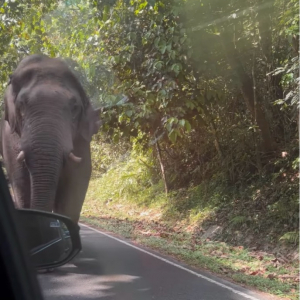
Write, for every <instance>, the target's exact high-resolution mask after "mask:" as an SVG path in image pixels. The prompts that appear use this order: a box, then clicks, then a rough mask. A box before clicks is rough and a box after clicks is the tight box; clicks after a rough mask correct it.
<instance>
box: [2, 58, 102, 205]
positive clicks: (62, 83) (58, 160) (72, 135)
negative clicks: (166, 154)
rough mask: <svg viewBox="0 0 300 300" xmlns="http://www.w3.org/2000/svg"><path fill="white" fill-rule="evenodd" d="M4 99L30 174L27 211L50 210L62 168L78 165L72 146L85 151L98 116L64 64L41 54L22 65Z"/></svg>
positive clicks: (97, 127) (6, 110) (7, 115)
mask: <svg viewBox="0 0 300 300" xmlns="http://www.w3.org/2000/svg"><path fill="white" fill-rule="evenodd" d="M4 100H5V101H4V104H5V116H4V117H5V120H6V121H7V122H8V123H9V125H10V129H11V133H12V134H13V133H15V134H17V135H18V136H19V145H18V149H19V153H18V156H17V160H18V161H19V162H22V163H24V164H25V165H26V167H27V169H28V171H29V174H30V184H31V192H30V194H31V196H30V197H31V200H30V203H31V205H30V206H31V208H35V209H41V210H47V211H51V210H52V208H53V204H54V199H55V193H56V188H57V184H58V180H59V177H60V174H61V170H62V168H63V167H64V165H65V164H70V163H73V164H80V163H82V161H81V160H82V158H81V157H79V156H78V155H76V149H74V141H79V142H80V143H86V144H88V146H89V143H90V141H91V138H92V135H93V134H95V133H96V132H97V131H98V129H99V126H100V121H99V111H98V110H94V109H93V108H92V106H91V103H90V100H89V99H88V97H87V95H86V93H85V91H84V89H83V87H82V86H81V84H80V82H79V81H78V79H77V77H76V76H75V75H74V73H73V72H72V71H71V70H70V69H69V68H68V66H67V65H66V63H65V62H64V61H62V60H60V59H58V58H49V57H47V56H43V55H31V56H29V57H27V58H25V59H23V60H22V61H21V63H20V64H19V65H18V67H17V68H16V70H15V72H14V73H13V75H12V76H11V79H10V83H9V85H8V88H7V91H6V94H5V97H4Z"/></svg>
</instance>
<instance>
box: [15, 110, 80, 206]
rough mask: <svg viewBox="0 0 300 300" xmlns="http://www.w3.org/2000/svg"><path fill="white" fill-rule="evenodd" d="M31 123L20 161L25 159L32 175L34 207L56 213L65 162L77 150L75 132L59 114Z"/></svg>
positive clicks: (23, 138)
mask: <svg viewBox="0 0 300 300" xmlns="http://www.w3.org/2000/svg"><path fill="white" fill-rule="evenodd" d="M28 120H30V122H29V121H27V122H25V124H24V130H23V134H22V138H21V151H20V153H19V156H18V159H19V160H25V163H26V166H27V168H28V170H29V173H30V181H31V199H30V208H32V209H39V210H44V211H52V210H53V207H54V201H55V196H56V191H57V186H58V180H59V178H60V175H61V170H62V167H63V164H64V160H65V159H66V158H67V157H68V156H69V155H70V153H72V152H71V151H72V149H73V143H72V134H71V129H70V128H69V126H68V125H67V124H66V122H65V121H64V120H63V118H62V117H60V116H59V113H57V114H56V115H55V117H53V115H52V117H51V118H50V117H45V116H43V117H40V115H39V117H38V118H34V117H32V118H28ZM74 156H75V155H74ZM76 158H77V157H76V156H75V159H76ZM77 159H79V158H77Z"/></svg>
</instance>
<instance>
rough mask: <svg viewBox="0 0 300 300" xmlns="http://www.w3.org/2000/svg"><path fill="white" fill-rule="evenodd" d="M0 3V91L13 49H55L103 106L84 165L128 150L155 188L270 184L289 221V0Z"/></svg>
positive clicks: (294, 157) (294, 39)
mask: <svg viewBox="0 0 300 300" xmlns="http://www.w3.org/2000/svg"><path fill="white" fill-rule="evenodd" d="M3 3H4V4H3V5H2V7H0V14H1V15H0V16H1V18H0V27H1V31H0V40H1V42H0V62H1V75H0V80H1V84H0V92H1V93H2V92H3V90H4V88H5V85H6V82H7V79H8V75H9V74H10V73H11V72H12V70H13V69H14V67H15V66H16V63H17V62H18V61H19V60H20V58H21V57H23V56H24V55H27V54H29V53H38V52H40V53H46V54H48V55H50V56H62V57H65V58H67V59H68V61H69V63H70V65H71V66H72V67H73V68H74V70H75V71H76V72H77V73H78V75H79V77H80V78H81V81H82V82H83V84H84V85H85V88H86V90H87V91H88V93H89V95H90V97H91V98H92V100H93V103H94V104H95V105H97V106H99V105H101V106H103V113H102V118H103V120H104V125H103V127H102V130H101V132H100V133H99V134H98V136H97V137H96V138H95V141H94V144H93V148H92V149H93V157H94V167H95V172H97V171H98V172H99V173H100V174H102V173H104V172H106V171H107V169H108V168H109V166H110V165H111V163H112V162H113V161H114V160H116V159H117V158H118V159H119V158H120V157H123V156H124V155H125V153H127V152H128V151H129V152H130V151H131V149H132V148H134V151H140V152H144V153H146V154H147V155H148V157H149V158H151V160H152V162H153V164H151V166H149V168H151V169H152V172H151V174H152V176H153V180H154V181H153V182H155V181H159V180H160V178H162V180H163V183H164V186H165V190H166V192H169V191H170V190H176V189H179V188H186V187H191V186H196V185H199V184H203V183H204V182H210V184H211V183H212V182H213V183H214V184H215V185H216V186H234V187H235V188H236V189H245V187H246V186H250V187H254V186H255V187H257V186H259V184H257V182H260V185H261V186H268V187H270V189H272V188H273V187H274V185H280V187H281V192H280V193H278V194H277V195H275V196H274V195H273V196H272V199H271V200H270V201H271V202H272V204H273V203H275V202H279V203H281V205H283V206H286V207H288V208H289V209H291V210H293V213H292V215H293V217H292V218H290V222H291V224H290V225H289V226H290V228H295V227H297V208H298V203H297V192H298V191H297V186H298V178H297V176H298V175H297V174H298V173H297V168H298V162H299V159H298V150H299V147H298V143H299V140H298V129H299V118H298V103H299V75H298V68H299V35H298V32H299V3H298V1H297V0H272V1H264V0H251V1H246V0H226V1H224V0H222V1H221V0H218V1H217V0H168V1H158V0H148V1H146V0H130V1H129V0H103V1H92V0H90V1H84V0H82V1H81V0H72V1H71V0H68V1H52V0H47V1H27V0H25V1H10V0H6V1H4V2H3ZM107 145H109V146H107ZM103 146H105V147H108V148H105V147H104V148H103ZM103 149H109V151H106V150H103ZM157 174H161V176H158V175H157ZM268 201H269V200H268ZM268 201H266V203H264V204H263V205H265V206H267V205H268V204H269V202H268ZM295 224H296V225H295Z"/></svg>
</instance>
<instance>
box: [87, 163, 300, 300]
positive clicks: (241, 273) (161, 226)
mask: <svg viewBox="0 0 300 300" xmlns="http://www.w3.org/2000/svg"><path fill="white" fill-rule="evenodd" d="M127 167H128V166H127ZM123 175H124V172H117V171H116V170H112V171H111V172H109V173H108V174H107V176H103V177H101V178H99V179H94V180H92V181H91V182H90V186H89V190H88V194H87V197H86V201H85V203H84V205H83V209H82V215H81V221H82V222H85V223H88V224H91V225H94V226H97V227H99V228H102V229H105V230H108V231H111V232H113V233H116V234H118V235H120V236H122V237H125V238H127V239H130V240H132V241H135V242H137V243H139V244H141V245H145V246H148V247H150V248H153V249H156V250H158V251H160V252H161V253H164V254H168V255H171V256H174V257H175V258H177V259H179V260H182V261H183V262H185V263H187V264H189V265H191V266H194V267H199V268H203V269H206V270H208V271H211V272H213V273H215V274H218V275H221V276H223V277H225V278H227V279H231V280H233V281H234V282H237V283H240V284H243V285H245V286H250V287H253V288H256V289H258V290H260V291H263V292H267V293H270V294H273V295H277V296H280V297H287V299H293V300H296V299H298V291H299V288H298V287H299V273H298V271H299V268H298V261H295V260H290V259H286V258H285V257H284V256H278V255H276V256H275V255H274V254H272V253H270V252H268V251H260V250H256V249H251V248H246V247H243V246H241V245H239V244H237V242H236V240H235V242H234V243H231V242H230V240H229V241H228V242H227V241H226V242H224V241H219V240H211V239H209V238H202V237H203V229H202V227H201V226H200V225H199V224H203V223H205V222H208V223H209V222H211V220H212V219H215V218H216V216H219V215H220V213H219V214H217V213H218V209H219V208H218V209H217V208H216V205H215V203H214V201H210V202H209V203H204V202H202V203H199V200H198V199H199V193H201V191H199V190H196V191H195V190H194V191H190V192H189V193H188V194H187V192H186V191H182V192H179V193H177V194H176V195H175V194H174V195H172V194H171V195H168V197H166V195H165V194H164V193H163V187H162V185H160V184H158V185H148V186H146V185H145V184H144V183H143V182H142V184H141V182H139V183H137V182H138V181H139V180H138V179H139V177H138V176H135V177H134V176H129V177H127V179H126V180H128V178H130V179H131V180H130V183H129V184H128V183H127V184H124V178H123V179H122V178H120V176H123ZM140 175H142V176H144V174H143V172H142V171H141V173H140ZM145 178H146V176H145ZM136 181H137V182H136ZM195 201H198V203H197V209H196V206H195V203H194V202H195ZM226 211H227V209H226ZM233 218H234V214H231V216H230V218H227V219H226V221H227V222H228V223H229V224H230V220H232V219H233ZM224 220H225V219H224ZM245 223H247V217H246V220H245V218H240V219H238V218H236V219H235V221H233V224H232V221H231V225H229V228H232V229H233V230H236V227H242V226H244V225H245ZM204 232H205V231H204Z"/></svg>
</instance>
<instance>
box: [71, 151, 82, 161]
mask: <svg viewBox="0 0 300 300" xmlns="http://www.w3.org/2000/svg"><path fill="white" fill-rule="evenodd" d="M69 158H70V159H71V160H73V161H74V162H76V163H80V162H81V161H82V158H81V157H78V156H76V155H74V154H73V152H71V153H70V154H69Z"/></svg>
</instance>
